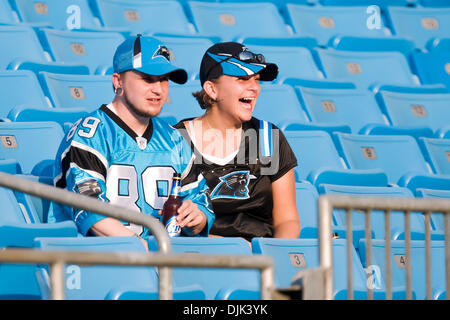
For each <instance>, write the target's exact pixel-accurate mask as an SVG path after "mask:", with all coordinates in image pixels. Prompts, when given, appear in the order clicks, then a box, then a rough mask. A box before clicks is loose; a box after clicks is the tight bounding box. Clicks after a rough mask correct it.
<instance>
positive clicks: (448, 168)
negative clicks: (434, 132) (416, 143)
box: [420, 138, 450, 175]
mask: <svg viewBox="0 0 450 320" xmlns="http://www.w3.org/2000/svg"><path fill="white" fill-rule="evenodd" d="M420 146H421V147H422V152H423V154H424V156H425V159H426V160H427V161H428V163H429V164H430V166H431V168H432V169H433V171H434V172H435V173H437V174H447V175H450V139H430V138H421V139H420Z"/></svg>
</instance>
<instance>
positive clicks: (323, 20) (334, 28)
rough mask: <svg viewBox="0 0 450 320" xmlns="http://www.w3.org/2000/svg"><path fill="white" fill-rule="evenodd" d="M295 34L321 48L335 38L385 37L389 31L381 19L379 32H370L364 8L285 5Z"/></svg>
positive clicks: (375, 29) (371, 30)
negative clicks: (314, 39)
mask: <svg viewBox="0 0 450 320" xmlns="http://www.w3.org/2000/svg"><path fill="white" fill-rule="evenodd" d="M287 9H288V13H289V17H290V22H291V24H292V26H293V27H294V32H295V34H297V35H301V36H312V37H315V38H316V39H317V41H318V43H319V44H320V45H327V44H328V43H329V41H330V39H332V38H333V37H334V36H337V35H346V36H358V37H385V36H387V35H389V30H388V29H387V28H386V27H385V26H384V23H383V21H382V19H381V18H380V20H379V22H380V25H379V28H372V29H369V28H368V27H367V21H368V17H369V15H368V14H367V12H366V10H367V6H364V7H363V6H359V7H347V6H342V7H340V6H339V7H334V6H329V7H328V6H320V5H316V6H304V5H295V4H287Z"/></svg>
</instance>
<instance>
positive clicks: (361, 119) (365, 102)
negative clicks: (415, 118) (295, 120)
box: [296, 86, 386, 133]
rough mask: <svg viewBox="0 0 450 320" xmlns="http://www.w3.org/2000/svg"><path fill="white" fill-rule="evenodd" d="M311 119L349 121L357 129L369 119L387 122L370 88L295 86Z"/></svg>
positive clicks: (335, 122)
mask: <svg viewBox="0 0 450 320" xmlns="http://www.w3.org/2000/svg"><path fill="white" fill-rule="evenodd" d="M296 90H297V93H298V94H299V97H300V101H301V103H302V105H303V108H304V109H305V110H306V112H307V113H308V116H309V118H310V119H311V121H312V122H313V123H314V122H322V123H334V124H346V125H349V126H350V128H351V132H352V133H358V132H359V131H360V130H361V129H362V128H363V127H364V126H366V125H367V124H369V123H375V124H386V121H385V119H384V117H383V114H382V113H381V110H380V109H379V107H378V105H377V103H376V101H375V97H374V95H373V94H372V93H370V92H368V91H367V90H358V89H317V88H307V87H299V86H298V87H296Z"/></svg>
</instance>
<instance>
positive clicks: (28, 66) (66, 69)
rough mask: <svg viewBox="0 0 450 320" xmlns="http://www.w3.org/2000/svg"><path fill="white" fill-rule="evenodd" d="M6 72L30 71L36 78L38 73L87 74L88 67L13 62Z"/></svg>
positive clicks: (67, 64)
mask: <svg viewBox="0 0 450 320" xmlns="http://www.w3.org/2000/svg"><path fill="white" fill-rule="evenodd" d="M8 70H30V71H32V72H33V73H34V74H35V75H36V77H39V72H41V71H44V72H49V73H62V74H89V73H90V71H89V67H88V66H86V65H81V64H71V63H64V62H34V61H21V60H20V59H19V60H13V61H12V62H11V63H10V64H9V65H8Z"/></svg>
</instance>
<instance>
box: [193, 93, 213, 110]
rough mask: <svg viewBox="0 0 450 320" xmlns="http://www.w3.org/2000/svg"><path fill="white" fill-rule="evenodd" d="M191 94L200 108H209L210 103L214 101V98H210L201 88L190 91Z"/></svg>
mask: <svg viewBox="0 0 450 320" xmlns="http://www.w3.org/2000/svg"><path fill="white" fill-rule="evenodd" d="M192 95H193V96H194V97H195V99H197V102H198V104H199V105H200V108H202V109H208V108H211V106H212V104H213V103H214V102H215V100H214V99H213V98H211V97H210V96H209V95H208V94H207V93H206V91H205V90H203V89H202V90H200V91H197V92H192Z"/></svg>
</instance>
